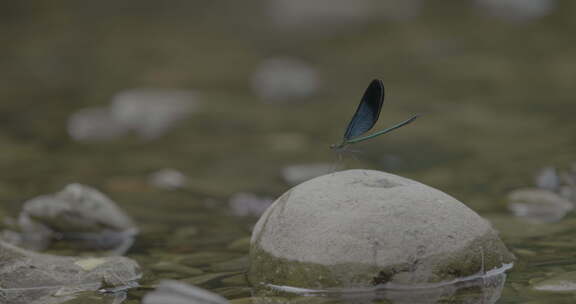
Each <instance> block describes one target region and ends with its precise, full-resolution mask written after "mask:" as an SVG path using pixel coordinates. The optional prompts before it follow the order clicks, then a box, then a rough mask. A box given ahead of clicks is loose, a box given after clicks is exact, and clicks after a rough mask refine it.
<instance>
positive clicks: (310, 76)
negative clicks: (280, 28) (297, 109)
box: [252, 57, 320, 102]
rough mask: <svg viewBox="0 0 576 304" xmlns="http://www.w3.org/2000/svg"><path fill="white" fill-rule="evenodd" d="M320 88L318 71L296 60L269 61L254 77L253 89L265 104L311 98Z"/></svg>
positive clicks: (276, 59) (261, 66) (262, 65)
mask: <svg viewBox="0 0 576 304" xmlns="http://www.w3.org/2000/svg"><path fill="white" fill-rule="evenodd" d="M319 86H320V79H319V76H318V72H317V71H316V69H314V68H313V67H311V66H310V65H308V64H306V63H304V62H302V61H300V60H298V59H295V58H282V57H281V58H271V59H267V60H265V61H263V62H262V63H260V65H259V66H258V67H257V69H256V71H255V72H254V75H253V76H252V89H253V90H254V92H255V93H256V94H257V95H258V96H259V97H260V98H261V99H262V100H263V101H265V102H278V101H290V100H298V99H302V98H305V97H310V96H312V95H313V94H314V93H315V92H316V91H317V90H318V87H319Z"/></svg>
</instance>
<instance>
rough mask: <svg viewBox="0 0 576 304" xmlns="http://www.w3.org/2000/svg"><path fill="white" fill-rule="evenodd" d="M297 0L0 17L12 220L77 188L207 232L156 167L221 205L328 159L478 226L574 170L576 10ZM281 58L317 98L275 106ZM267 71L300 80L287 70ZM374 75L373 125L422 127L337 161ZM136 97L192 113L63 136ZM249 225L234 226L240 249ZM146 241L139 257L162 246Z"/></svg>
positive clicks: (149, 217)
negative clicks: (170, 124) (192, 104)
mask: <svg viewBox="0 0 576 304" xmlns="http://www.w3.org/2000/svg"><path fill="white" fill-rule="evenodd" d="M289 2H290V1H288V0H283V1H282V0H268V1H264V0H260V1H230V0H219V1H142V0H140V1H131V0H130V1H121V2H101V1H71V0H60V1H54V0H52V1H47V0H35V1H25V0H20V1H5V2H3V3H2V4H0V45H1V47H0V147H1V150H2V153H0V168H1V170H0V200H2V205H0V211H2V212H6V213H9V214H14V213H15V212H16V210H18V208H19V206H20V204H21V202H22V201H23V200H25V199H28V198H30V197H33V196H36V195H38V194H43V193H49V192H54V191H56V190H59V189H60V188H61V187H63V186H64V185H65V184H67V183H70V182H81V183H86V184H90V185H94V186H96V187H98V188H99V189H101V190H103V191H104V192H106V193H107V194H109V195H110V196H111V197H113V198H115V199H116V200H117V201H119V202H120V203H121V204H123V207H124V208H126V209H127V210H128V211H129V212H128V213H130V214H133V215H134V216H135V217H136V219H137V220H138V221H139V223H141V225H142V226H147V225H149V226H150V227H152V226H153V227H154V228H150V229H151V230H154V229H158V230H154V231H156V232H158V233H160V232H159V231H166V229H168V228H165V229H164V228H158V227H160V226H161V224H159V223H160V222H166V223H167V222H170V223H171V225H176V224H178V223H188V224H191V225H195V224H196V222H193V221H192V220H191V218H193V217H189V218H188V219H187V218H186V216H185V213H186V212H187V210H188V211H189V212H192V210H193V209H194V208H196V207H194V208H193V207H190V209H186V208H187V207H186V206H192V205H193V204H195V203H194V202H197V201H198V199H197V198H196V197H195V196H193V195H189V194H186V193H179V194H173V193H172V194H169V193H165V192H158V191H157V190H153V189H151V188H150V187H149V185H147V184H146V179H147V176H148V175H149V174H150V173H151V172H154V171H156V170H159V169H162V168H175V169H177V170H180V171H181V172H182V173H184V174H185V175H187V176H188V177H189V179H190V183H189V185H190V187H191V189H192V190H191V191H192V192H193V193H195V194H198V193H201V194H202V195H206V196H207V197H213V198H217V200H220V201H225V200H226V198H228V197H230V196H231V195H233V194H235V193H238V192H253V193H256V194H259V195H268V196H271V197H277V196H279V195H280V194H281V193H282V192H284V191H285V190H287V189H288V188H289V187H290V186H289V185H288V184H287V183H286V182H285V181H283V179H282V178H281V170H282V168H284V167H286V166H289V165H294V164H309V163H310V164H313V163H328V164H336V165H337V166H338V167H339V168H369V169H376V170H385V171H390V172H392V173H395V174H400V175H404V176H407V177H410V178H415V179H417V180H419V181H421V182H423V183H426V184H429V185H431V186H434V187H437V188H439V189H441V190H443V191H446V192H448V193H450V194H452V195H454V196H455V197H457V198H458V199H460V200H462V201H463V202H465V203H466V204H468V205H469V206H470V207H471V208H473V209H474V210H476V211H478V212H480V213H482V212H503V211H504V209H505V207H504V204H503V202H504V201H503V197H504V195H505V193H506V192H507V191H509V190H510V189H514V188H516V187H519V186H524V185H528V184H531V183H532V178H533V175H534V173H535V172H536V171H537V170H538V169H540V168H541V167H543V166H547V165H557V166H565V165H567V164H568V163H570V162H572V161H574V160H575V159H574V155H575V152H576V137H575V132H576V124H575V123H574V115H575V114H576V102H575V100H574V96H576V86H575V85H574V84H575V83H576V40H575V39H574V36H575V33H576V18H575V16H576V3H575V2H574V1H569V0H564V1H525V3H524V6H528V7H529V9H528V10H526V11H523V10H522V4H518V3H519V2H522V1H510V0H508V1H503V3H512V4H505V5H504V6H502V5H500V7H498V5H497V4H494V3H495V2H498V1H488V0H486V1H481V0H478V1H455V0H448V1H394V2H390V1H373V0H362V1H342V0H338V1H333V2H330V1H327V0H324V1H322V0H314V1H301V0H300V1H292V3H291V4H290V3H289ZM514 3H516V5H518V7H515V6H514ZM526 3H528V4H526ZM534 3H536V4H534ZM538 3H540V4H538ZM538 5H540V6H541V7H540V10H538V7H539V6H538ZM530 7H531V8H530ZM534 7H535V8H534ZM524 8H525V7H524ZM530 9H532V11H530ZM275 58H289V60H292V61H295V62H298V63H300V64H302V65H303V66H305V67H306V68H305V70H306V69H308V71H312V73H311V75H312V76H313V79H314V83H313V84H310V83H309V82H306V80H305V79H304V80H303V82H302V83H303V84H309V85H311V88H312V89H310V90H309V91H308V92H304V93H302V94H300V95H298V94H296V95H290V91H289V90H288V92H287V93H286V94H287V97H281V98H277V99H275V98H268V99H270V100H268V99H267V97H265V96H264V97H263V96H262V94H261V93H259V92H260V91H259V89H262V86H264V87H265V86H266V84H265V83H264V84H261V83H259V82H258V81H257V80H256V79H258V77H259V76H257V75H258V71H261V69H263V66H264V65H265V63H266V62H267V61H269V60H274V59H275ZM271 75H272V76H270V77H271V78H273V79H276V80H274V81H276V83H280V84H281V83H282V80H283V79H286V81H290V77H288V76H286V75H284V74H283V71H282V70H281V69H280V71H277V72H273V73H272V74H271ZM283 75H284V76H283ZM297 75H298V74H297ZM282 77H284V78H282ZM298 77H299V76H298ZM265 78H266V77H265ZM373 78H382V79H383V80H384V83H385V85H386V88H387V98H386V102H385V106H384V108H383V112H382V115H381V117H380V120H381V121H380V122H379V123H378V125H377V128H378V129H381V128H383V127H385V126H389V125H392V124H393V123H396V122H398V121H400V120H403V119H405V118H407V117H408V116H410V115H412V114H414V113H420V114H423V117H421V118H420V119H418V120H417V121H416V122H415V123H414V124H412V125H410V126H408V127H405V128H403V129H401V130H399V131H397V132H394V133H392V134H390V135H389V136H386V137H379V138H377V139H374V140H372V141H369V142H368V143H366V144H362V145H358V147H357V148H358V149H359V150H360V151H361V152H360V153H359V154H356V155H355V157H356V158H354V157H350V156H347V157H345V158H344V161H342V162H337V160H336V159H337V157H336V155H335V154H334V152H333V151H331V150H330V149H329V148H328V147H329V145H330V144H332V143H336V142H338V141H339V140H340V138H341V136H342V134H343V132H344V128H345V127H346V124H347V123H348V120H349V119H350V116H351V115H352V114H353V112H354V110H355V108H356V105H357V103H358V101H359V99H360V97H361V94H362V92H363V90H364V89H365V87H366V86H367V84H368V83H369V81H370V80H371V79H373ZM280 87H282V86H280ZM296 87H298V82H297V85H296ZM133 88H162V89H180V90H191V91H193V92H195V94H197V96H198V98H197V99H198V100H197V110H195V111H194V113H192V114H191V115H190V116H189V117H188V118H187V119H185V120H184V121H183V122H182V123H180V124H178V125H176V126H175V127H174V128H171V129H170V130H169V131H168V132H166V133H165V134H164V135H163V136H161V137H159V138H155V139H151V140H143V139H141V138H139V137H138V136H136V135H134V134H133V133H132V134H131V135H128V136H122V137H118V138H115V139H113V140H109V141H90V140H88V141H76V140H73V139H72V138H71V137H70V136H69V134H68V131H67V128H68V127H67V126H68V123H67V122H68V119H69V117H70V116H71V115H72V114H73V113H75V112H77V111H78V110H81V109H83V108H87V107H94V106H107V105H108V104H110V101H111V99H112V98H113V97H114V96H115V95H116V94H117V93H118V92H121V91H123V90H126V89H133ZM281 91H282V89H280V93H278V94H280V95H282V94H283V93H282V92H281ZM296 91H298V90H297V89H296ZM142 201H146V202H148V203H142ZM141 203H142V204H141ZM187 204H189V205H187ZM216 205H218V206H220V207H218V208H221V207H222V206H224V205H223V204H216ZM168 206H172V207H168ZM210 206H212V205H210ZM170 208H172V209H170ZM210 208H213V207H209V208H208V210H209V211H205V212H208V213H209V214H214V216H220V215H223V214H226V211H225V210H223V209H225V208H222V209H218V208H216V209H210ZM143 209H146V210H143ZM168 210H172V211H171V212H172V213H170V211H168ZM194 210H195V209H194ZM163 212H165V214H164V213H163ZM183 212H184V214H183ZM170 214H171V215H170ZM176 214H178V216H179V217H178V218H179V220H176V221H173V220H171V219H173V218H171V217H170V216H176ZM214 223H218V224H219V225H220V224H221V225H227V224H226V223H228V222H226V221H222V222H218V221H216V222H210V221H206V223H203V224H199V225H200V226H201V225H208V226H206V228H205V230H206V231H212V230H211V229H212V228H214V227H215V226H209V225H215V224H214ZM253 223H254V219H253V220H249V221H248V223H245V222H242V223H241V224H239V225H240V226H242V227H244V231H243V232H242V233H243V236H247V235H248V234H249V227H250V225H251V224H253ZM154 225H156V226H154ZM230 225H235V224H230ZM170 227H172V226H170ZM231 227H234V226H231ZM231 227H229V228H226V229H227V230H226V229H225V230H226V231H228V230H230V231H232V230H235V228H231ZM163 229H164V230H163ZM214 229H216V228H214ZM144 231H145V232H146V229H144ZM214 231H216V230H214ZM230 231H228V232H230ZM230 233H232V232H230ZM209 235H210V234H209ZM220 235H221V234H220ZM235 237H236V236H234V237H226V238H225V241H222V243H225V242H227V241H229V240H228V239H234V238H235ZM143 239H144V240H145V241H144V242H143V243H142V244H140V245H139V247H138V246H137V247H136V249H135V252H137V253H138V252H140V253H143V252H145V251H146V250H148V249H150V248H151V247H154V246H157V245H158V244H157V243H154V244H156V245H152V244H153V242H152V241H151V240H148V241H150V242H149V243H146V236H145V234H144V236H143ZM202 244H204V245H199V246H208V247H210V248H213V249H214V248H215V250H216V249H218V248H221V247H223V246H221V243H219V242H218V241H215V242H214V243H210V242H207V243H202ZM147 246H148V247H147ZM157 247H160V246H157ZM155 248H156V247H155ZM178 248H180V247H178ZM199 248H200V247H198V248H197V249H199ZM180 249H181V248H180ZM180 249H179V250H180ZM159 250H160V249H159ZM190 250H192V249H190ZM183 252H187V251H186V250H184V251H183Z"/></svg>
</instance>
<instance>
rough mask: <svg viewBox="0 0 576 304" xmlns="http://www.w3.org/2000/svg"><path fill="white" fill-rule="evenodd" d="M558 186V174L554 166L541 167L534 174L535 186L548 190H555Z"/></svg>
mask: <svg viewBox="0 0 576 304" xmlns="http://www.w3.org/2000/svg"><path fill="white" fill-rule="evenodd" d="M559 186H560V176H558V172H557V171H556V168H554V167H545V168H543V169H542V170H541V171H540V173H539V174H538V175H536V187H538V188H540V189H546V190H550V191H556V190H557V189H558V187H559Z"/></svg>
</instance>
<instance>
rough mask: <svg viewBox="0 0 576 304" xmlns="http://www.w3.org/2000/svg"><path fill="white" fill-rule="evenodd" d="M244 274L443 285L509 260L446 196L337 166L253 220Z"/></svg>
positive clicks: (258, 280) (297, 282)
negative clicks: (246, 268)
mask: <svg viewBox="0 0 576 304" xmlns="http://www.w3.org/2000/svg"><path fill="white" fill-rule="evenodd" d="M250 259H251V263H250V267H249V279H250V282H251V283H252V284H254V285H260V284H267V285H276V286H291V287H300V288H309V289H324V288H351V287H352V288H355V287H361V288H362V287H372V286H400V285H402V286H404V285H426V284H436V283H447V282H453V281H458V280H462V279H466V278H469V277H473V276H476V275H483V274H484V273H486V272H490V271H494V270H498V269H500V270H501V271H504V270H505V269H507V268H509V267H510V266H511V263H512V262H513V260H514V256H513V255H512V254H511V253H510V252H509V251H508V250H507V249H506V247H505V246H504V244H503V243H502V241H501V240H500V238H499V237H498V234H497V232H496V231H494V230H493V229H492V227H491V226H490V224H489V223H488V222H487V221H485V220H484V219H482V218H481V217H480V216H479V215H477V214H476V213H475V212H474V211H472V210H471V209H469V208H468V207H466V206H465V205H464V204H462V203H461V202H459V201H458V200H456V199H454V198H453V197H451V196H449V195H447V194H445V193H443V192H441V191H439V190H436V189H434V188H431V187H429V186H426V185H423V184H421V183H418V182H416V181H413V180H410V179H406V178H403V177H400V176H396V175H392V174H388V173H384V172H379V171H373V170H347V171H341V172H336V173H332V174H328V175H324V176H321V177H318V178H315V179H312V180H310V181H307V182H305V183H302V184H300V185H298V186H296V187H294V188H292V189H291V190H289V191H288V192H286V193H285V194H284V195H282V196H281V197H280V198H279V199H278V200H277V201H276V202H274V204H272V206H271V207H270V208H269V209H268V210H267V211H266V212H265V213H264V215H263V216H262V217H261V218H260V220H259V221H258V223H257V224H256V226H255V228H254V231H253V234H252V240H251V248H250Z"/></svg>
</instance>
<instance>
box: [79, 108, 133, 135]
mask: <svg viewBox="0 0 576 304" xmlns="http://www.w3.org/2000/svg"><path fill="white" fill-rule="evenodd" d="M127 132H128V129H127V128H126V127H125V126H124V125H123V124H121V123H119V122H118V121H116V120H115V119H114V117H112V115H111V114H110V110H109V109H108V108H104V107H102V108H86V109H82V110H79V111H78V112H76V113H74V114H72V116H70V118H69V119H68V134H69V135H70V137H72V138H73V139H74V140H77V141H106V140H112V139H115V138H119V137H121V136H124V135H126V134H127Z"/></svg>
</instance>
